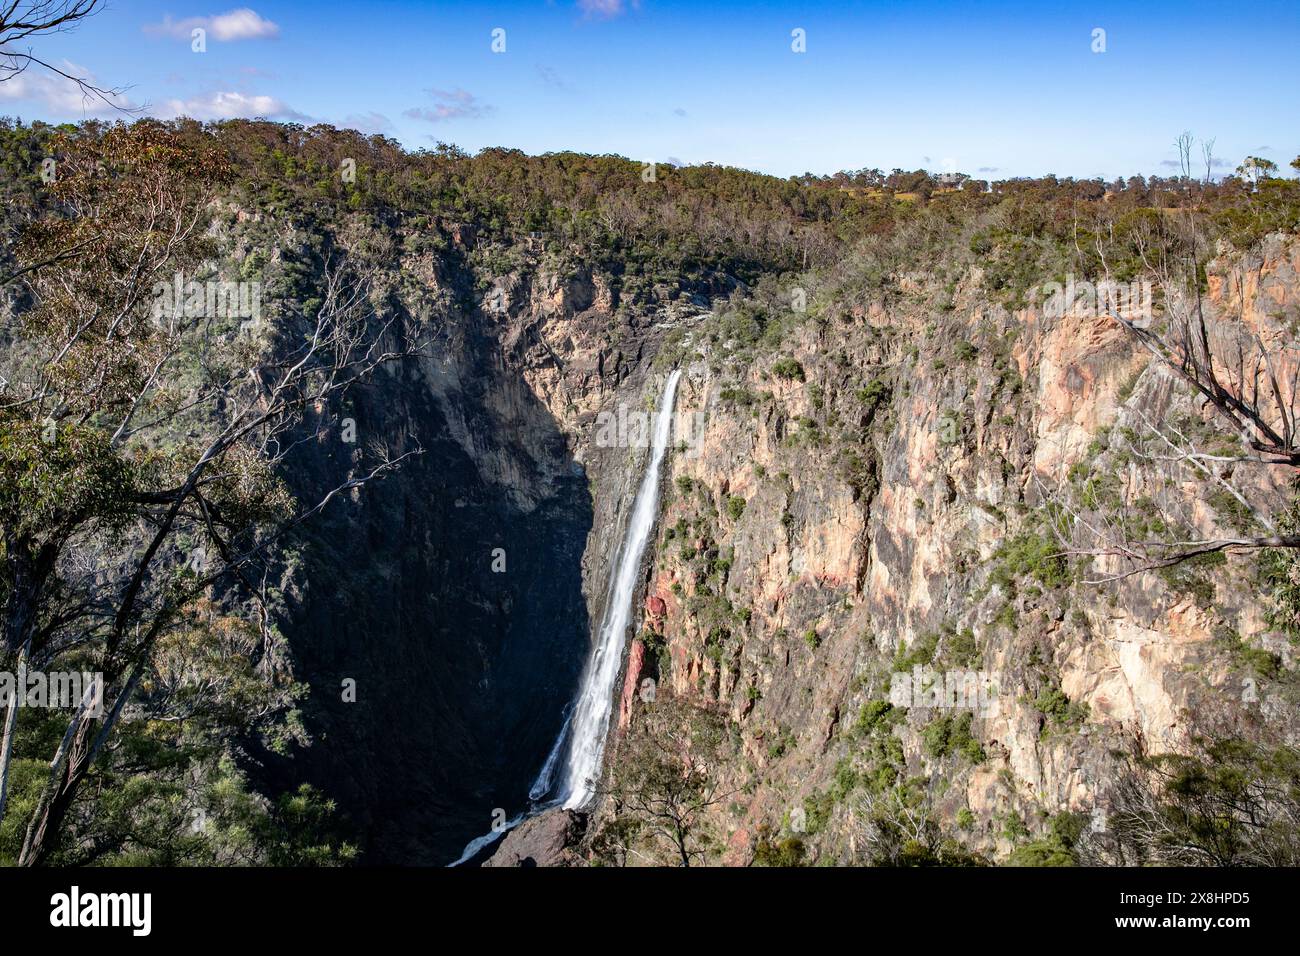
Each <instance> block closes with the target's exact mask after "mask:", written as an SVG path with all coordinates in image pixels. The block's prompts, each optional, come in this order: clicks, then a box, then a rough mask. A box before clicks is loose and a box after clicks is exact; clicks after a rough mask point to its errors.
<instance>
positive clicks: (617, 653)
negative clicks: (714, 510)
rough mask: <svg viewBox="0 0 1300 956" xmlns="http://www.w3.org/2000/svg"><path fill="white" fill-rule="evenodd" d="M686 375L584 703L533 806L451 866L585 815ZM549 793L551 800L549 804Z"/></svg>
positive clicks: (672, 387)
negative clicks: (529, 831)
mask: <svg viewBox="0 0 1300 956" xmlns="http://www.w3.org/2000/svg"><path fill="white" fill-rule="evenodd" d="M681 377H682V373H681V370H680V369H677V370H676V371H674V372H673V373H672V374H671V375H669V376H668V381H667V382H666V383H665V384H664V391H663V396H662V397H661V398H660V399H659V409H658V411H657V412H656V414H655V421H654V432H653V444H652V446H651V450H650V460H649V462H648V463H647V464H646V470H645V474H644V475H643V476H642V478H641V486H640V488H639V489H638V490H637V493H636V500H635V501H634V502H633V504H632V514H631V516H630V517H629V518H628V522H627V531H626V532H625V533H624V535H623V543H622V545H621V546H620V547H619V551H618V555H617V557H616V559H615V566H614V574H613V576H612V577H611V578H610V581H609V591H608V594H607V597H606V601H605V613H604V616H603V617H602V618H601V622H600V631H599V633H598V636H597V639H596V645H595V647H594V648H593V649H592V654H591V658H590V660H588V661H587V668H586V670H585V671H584V672H583V676H582V686H581V688H580V690H579V692H578V698H577V700H576V701H575V702H573V703H571V704H570V705H569V707H568V708H566V711H567V716H566V717H565V720H564V726H563V727H561V728H560V733H559V736H558V737H556V740H555V744H554V745H553V746H552V747H551V750H550V753H549V754H547V757H546V762H545V763H544V764H543V765H542V769H541V772H540V773H539V774H538V775H537V779H536V780H535V781H534V782H533V785H532V787H531V788H530V789H529V791H528V799H529V800H531V801H532V803H533V807H532V809H531V810H529V811H526V812H524V813H521V814H520V815H519V816H517V817H515V818H514V819H513V820H509V821H507V822H506V823H504V825H502V826H500V827H499V828H498V829H496V830H494V831H493V832H491V833H486V834H484V835H483V836H481V837H478V838H477V839H475V840H473V841H471V842H470V844H469V845H468V846H467V847H465V852H464V853H463V854H461V857H460V859H459V860H457V861H456V862H455V863H453V864H451V865H452V866H458V865H459V864H461V863H464V862H466V861H467V860H470V859H472V858H473V857H474V856H475V855H477V854H478V853H479V852H480V851H482V850H483V849H485V848H486V847H487V846H488V845H490V844H491V843H492V842H494V841H495V840H497V839H499V838H500V837H501V835H502V834H504V833H506V832H508V831H510V830H512V829H514V828H515V827H516V826H518V825H519V824H520V823H522V822H523V821H524V820H526V819H528V818H529V817H530V816H534V815H535V814H537V813H540V812H541V811H542V810H545V809H549V808H550V807H555V806H564V807H566V808H569V809H575V810H576V809H579V808H581V807H582V806H584V805H585V804H587V803H588V802H589V801H590V800H591V798H592V796H593V794H594V793H595V787H596V781H597V779H598V778H599V776H600V764H601V758H602V757H603V756H604V752H605V735H606V734H607V733H608V732H609V718H610V714H611V713H612V712H613V709H614V685H615V683H617V681H618V672H619V667H620V665H621V664H622V661H623V647H624V645H625V643H626V641H627V629H628V627H629V625H631V623H632V600H633V598H634V597H635V596H636V583H637V574H638V572H639V571H640V569H641V558H642V557H643V556H644V555H645V549H646V545H647V544H648V543H649V541H650V534H651V532H652V531H653V530H654V525H655V518H656V516H657V513H658V510H659V469H660V467H661V466H662V465H663V460H664V454H665V453H666V452H667V450H668V441H669V439H670V438H671V437H672V423H673V400H674V398H675V397H676V395H677V382H678V380H679V379H680V378H681ZM561 760H563V765H562V766H561ZM557 770H558V771H559V772H560V777H559V781H558V785H557V784H556V783H555V777H556V771H557ZM548 795H550V796H551V799H549V800H546V799H545V798H546V797H547V796H548Z"/></svg>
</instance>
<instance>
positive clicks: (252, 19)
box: [144, 7, 280, 43]
mask: <svg viewBox="0 0 1300 956" xmlns="http://www.w3.org/2000/svg"><path fill="white" fill-rule="evenodd" d="M197 28H201V29H204V30H207V31H208V38H209V39H211V40H216V41H218V42H221V43H231V42H233V41H235V40H269V39H273V38H275V37H278V36H279V35H280V27H279V26H278V25H277V24H275V23H272V22H271V21H270V20H267V19H264V18H263V17H262V16H261V14H259V13H258V12H257V11H256V10H250V9H249V8H248V7H240V8H239V9H238V10H228V11H226V12H225V13H218V14H216V15H215V16H210V17H186V18H185V19H184V20H173V19H172V18H171V16H170V15H169V16H165V17H163V21H162V23H151V24H149V25H148V26H146V27H145V28H144V30H145V32H146V33H151V34H153V35H155V36H169V37H176V38H177V39H183V40H188V39H189V38H190V35H191V34H192V32H193V31H194V30H195V29H197Z"/></svg>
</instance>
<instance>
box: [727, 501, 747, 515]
mask: <svg viewBox="0 0 1300 956" xmlns="http://www.w3.org/2000/svg"><path fill="white" fill-rule="evenodd" d="M744 513H745V499H744V498H742V497H741V496H740V495H731V496H730V497H729V498H727V514H729V515H730V516H731V520H732V521H739V520H740V516H741V515H743V514H744Z"/></svg>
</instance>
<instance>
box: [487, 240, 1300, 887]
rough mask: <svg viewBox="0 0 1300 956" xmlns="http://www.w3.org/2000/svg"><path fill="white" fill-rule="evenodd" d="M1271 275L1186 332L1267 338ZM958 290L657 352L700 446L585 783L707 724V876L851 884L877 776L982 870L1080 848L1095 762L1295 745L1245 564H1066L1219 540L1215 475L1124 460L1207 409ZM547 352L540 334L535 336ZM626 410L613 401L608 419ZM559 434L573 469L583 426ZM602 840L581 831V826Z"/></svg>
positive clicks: (980, 294) (1283, 245) (682, 450)
mask: <svg viewBox="0 0 1300 956" xmlns="http://www.w3.org/2000/svg"><path fill="white" fill-rule="evenodd" d="M1297 266H1300V246H1298V245H1297V244H1296V243H1294V242H1291V241H1286V240H1283V239H1280V238H1279V239H1275V240H1273V241H1271V242H1270V243H1269V244H1268V246H1267V249H1266V252H1265V253H1264V255H1262V256H1261V257H1259V258H1258V259H1256V260H1247V259H1242V258H1241V257H1231V256H1225V257H1224V258H1222V259H1220V260H1216V261H1215V262H1214V263H1213V265H1212V268H1211V269H1210V276H1209V281H1208V289H1209V293H1208V297H1207V301H1206V308H1207V310H1208V311H1209V313H1210V316H1211V325H1212V326H1213V325H1214V324H1215V323H1236V322H1244V323H1246V324H1248V325H1250V326H1252V327H1254V328H1257V329H1260V330H1262V331H1263V332H1264V334H1265V335H1267V334H1270V333H1277V332H1279V330H1284V329H1285V328H1286V326H1287V324H1288V323H1289V322H1293V321H1294V319H1295V312H1296V307H1295V301H1296V299H1295V297H1296V294H1297V291H1298V288H1300V287H1297V284H1296V269H1297ZM980 279H981V276H980V274H979V270H978V269H975V270H972V271H971V272H970V273H968V274H967V275H966V276H965V277H963V279H962V281H961V282H960V284H959V285H958V287H957V289H956V291H955V294H954V295H951V296H949V297H945V296H943V294H942V289H940V288H935V287H934V286H933V283H931V284H929V285H927V283H926V281H925V280H924V279H923V278H922V279H920V280H919V281H917V282H915V283H914V284H913V285H912V287H911V289H910V290H909V292H908V294H906V295H904V296H902V297H899V298H894V299H892V300H889V301H882V300H879V299H876V300H872V299H869V298H862V299H856V300H855V299H843V298H837V299H835V300H834V301H833V302H829V303H825V304H823V307H822V308H821V309H819V310H818V312H819V313H820V314H818V315H814V316H811V317H804V316H795V317H794V318H795V321H793V322H791V323H790V328H789V331H788V333H787V334H785V335H784V336H783V337H782V338H781V339H780V340H779V342H777V343H774V344H772V345H771V346H770V347H769V346H764V347H760V348H757V349H754V348H748V347H746V346H745V344H744V343H743V342H738V341H737V340H736V338H735V337H728V332H727V323H726V322H725V321H723V320H724V319H725V317H726V315H727V313H728V310H729V309H731V308H733V306H732V305H731V304H729V303H725V302H723V303H719V304H717V305H716V306H715V315H714V316H711V317H709V318H708V319H707V320H706V321H705V322H703V323H702V324H700V325H698V326H695V327H691V326H684V327H683V328H681V329H680V330H679V334H678V335H677V337H676V338H675V339H674V341H673V343H672V344H671V345H670V346H669V347H668V348H667V349H666V351H665V352H664V354H663V357H662V361H665V362H668V361H681V362H683V363H684V365H685V367H686V369H687V377H686V379H684V381H683V384H682V387H681V392H680V394H679V397H678V414H679V417H680V416H692V415H693V414H694V413H701V415H702V421H703V422H704V427H703V429H702V431H701V432H700V433H699V434H696V435H690V436H687V437H688V438H689V443H688V442H685V441H684V442H683V443H682V444H681V446H679V448H678V449H677V451H676V453H675V454H674V455H673V457H672V460H671V465H670V469H671V470H670V478H671V481H670V482H666V484H668V485H669V487H670V490H669V491H668V492H667V493H666V494H665V501H664V509H663V513H662V517H661V519H660V527H659V532H658V538H657V549H656V553H655V556H654V558H653V561H652V566H651V567H650V568H649V569H648V570H647V584H646V592H647V593H646V597H645V599H644V607H643V613H642V615H641V629H640V636H639V637H638V638H637V639H636V640H635V641H634V642H633V643H632V646H631V648H630V652H629V663H628V669H627V672H626V679H625V682H624V683H623V685H622V700H621V711H620V719H619V726H618V727H617V728H616V729H615V731H614V732H613V735H614V737H615V739H616V748H615V750H614V751H613V753H612V756H611V757H610V759H609V763H610V764H611V766H612V767H613V768H614V769H615V770H616V769H617V767H618V764H619V761H620V760H624V759H631V758H629V757H628V755H627V753H626V751H627V748H626V747H622V746H618V745H617V741H618V740H620V739H621V738H622V736H623V735H624V734H625V733H626V731H627V728H628V727H629V725H630V724H631V723H633V722H635V721H637V720H640V719H647V718H646V717H645V716H644V715H650V714H653V712H654V711H655V709H656V708H657V707H660V706H661V704H662V701H663V700H664V699H665V698H671V699H678V700H684V701H689V702H691V703H692V704H694V705H696V706H698V707H701V708H706V709H711V710H713V711H716V712H719V713H720V714H722V715H723V716H724V717H725V720H726V721H727V723H728V724H729V725H730V727H731V728H732V729H733V733H732V738H731V741H730V745H729V747H728V748H727V749H726V750H725V751H724V755H723V756H722V757H720V758H719V759H717V761H716V763H715V765H714V768H713V770H714V771H715V772H716V774H717V775H718V776H719V777H720V779H721V780H722V781H723V789H724V790H725V791H726V792H727V793H729V794H730V797H729V798H728V799H727V800H725V801H722V802H720V803H719V804H718V805H717V806H715V807H713V808H712V810H711V811H710V812H711V815H712V817H713V818H714V819H713V826H714V827H715V832H716V833H717V834H718V836H719V838H720V839H719V842H718V845H717V847H716V851H715V852H713V853H711V854H709V855H708V856H707V859H708V860H710V861H712V862H720V863H725V864H739V865H744V864H748V863H750V862H752V861H753V860H754V858H755V853H756V849H758V848H760V847H761V846H762V845H763V844H764V843H765V842H767V841H770V840H771V839H773V838H774V836H776V835H781V834H784V835H787V836H793V837H794V838H796V839H798V840H799V841H800V843H801V845H802V847H803V849H802V850H801V852H805V851H806V852H807V854H808V856H807V861H817V862H835V863H850V862H866V861H869V859H870V851H869V848H867V847H864V846H860V845H859V842H858V841H859V840H861V839H862V838H863V833H864V824H865V820H866V818H867V817H869V816H870V814H871V811H872V801H871V796H870V789H871V788H870V787H866V786H865V783H866V781H868V780H869V779H871V778H873V777H878V776H879V775H880V774H881V773H888V774H889V775H891V777H892V776H894V775H895V774H896V775H897V776H898V778H899V779H907V780H910V781H912V782H913V783H915V784H917V786H916V787H915V788H914V789H913V791H912V792H914V793H915V794H916V795H917V797H916V799H917V800H918V801H919V802H920V804H922V805H924V807H925V808H926V812H927V814H932V815H933V818H934V819H935V820H936V821H938V822H939V823H940V824H941V825H942V826H943V827H944V828H945V829H947V830H948V831H950V832H951V833H953V834H955V835H956V836H957V838H958V839H959V841H960V843H961V844H962V845H963V846H964V847H965V848H966V849H967V850H969V851H971V852H973V853H976V854H979V855H981V856H982V857H984V858H985V859H1002V858H1005V857H1007V856H1008V855H1009V854H1011V853H1013V852H1014V851H1015V850H1016V849H1017V847H1019V846H1022V845H1024V844H1026V843H1029V842H1032V841H1033V840H1034V839H1035V838H1036V837H1038V836H1041V835H1042V834H1044V833H1045V832H1047V831H1048V830H1049V827H1050V822H1051V821H1052V819H1053V818H1056V817H1059V815H1060V814H1062V813H1063V812H1071V811H1072V812H1074V813H1075V814H1079V815H1081V817H1082V818H1084V819H1086V820H1087V821H1088V826H1089V828H1090V830H1091V831H1092V832H1096V833H1104V832H1105V830H1106V820H1107V814H1108V813H1109V812H1111V809H1112V808H1111V805H1110V799H1109V791H1110V790H1111V789H1112V787H1113V784H1114V782H1115V780H1116V777H1117V773H1118V771H1117V764H1116V763H1115V762H1114V757H1113V756H1112V752H1124V751H1128V750H1131V749H1132V748H1133V747H1134V746H1135V744H1140V745H1141V746H1142V747H1144V748H1146V749H1147V750H1149V751H1151V752H1173V751H1178V750H1179V749H1180V748H1186V747H1187V746H1188V745H1189V742H1190V740H1191V738H1192V736H1193V735H1194V734H1196V733H1198V732H1199V733H1206V732H1211V731H1212V730H1214V729H1222V728H1224V727H1232V728H1242V727H1248V728H1249V727H1254V728H1259V727H1268V728H1269V730H1270V732H1273V733H1277V734H1280V735H1281V736H1282V737H1284V738H1287V739H1294V738H1293V732H1294V717H1293V704H1294V700H1295V693H1294V692H1295V685H1294V682H1293V680H1292V678H1291V673H1292V672H1291V667H1292V665H1293V652H1292V649H1291V645H1290V643H1289V641H1287V640H1286V639H1285V638H1284V637H1283V636H1282V635H1281V634H1279V633H1278V632H1277V631H1276V630H1275V629H1273V628H1271V627H1270V624H1269V621H1268V619H1267V617H1266V615H1265V613H1264V602H1263V600H1262V597H1261V587H1260V584H1259V570H1258V558H1257V556H1255V555H1232V554H1230V555H1228V556H1227V557H1226V558H1225V557H1223V556H1222V555H1219V556H1217V560H1215V561H1210V562H1206V563H1204V565H1201V564H1193V565H1191V566H1186V567H1185V566H1180V567H1179V568H1178V569H1176V570H1172V571H1169V570H1167V571H1164V572H1158V571H1149V572H1144V573H1140V574H1135V575H1131V576H1121V575H1122V567H1121V565H1120V563H1119V562H1118V561H1117V560H1115V559H1113V558H1111V557H1107V556H1104V555H1103V556H1095V555H1091V554H1089V555H1080V556H1073V555H1070V554H1068V551H1069V550H1070V542H1071V540H1074V541H1075V542H1079V541H1082V539H1083V538H1085V537H1087V535H1086V534H1085V533H1084V531H1083V529H1086V528H1091V527H1094V526H1099V527H1100V526H1107V525H1108V523H1113V522H1117V521H1118V522H1125V521H1128V522H1132V521H1135V520H1139V519H1140V518H1141V517H1142V516H1144V515H1145V516H1147V517H1148V518H1151V516H1152V515H1154V514H1155V512H1156V510H1157V509H1156V505H1155V504H1154V503H1153V502H1156V501H1158V502H1159V504H1160V508H1159V511H1160V513H1161V514H1166V513H1168V512H1169V511H1171V510H1173V511H1177V512H1178V513H1180V514H1182V515H1184V516H1185V517H1186V519H1187V522H1188V524H1189V526H1190V527H1192V528H1195V529H1197V530H1199V531H1200V532H1201V533H1203V534H1205V535H1210V536H1213V535H1215V534H1221V533H1230V532H1231V530H1232V528H1233V526H1234V522H1237V521H1240V515H1239V514H1236V513H1235V509H1234V508H1233V507H1232V505H1233V502H1232V501H1231V499H1226V498H1225V496H1224V495H1223V494H1222V493H1221V490H1220V488H1219V485H1218V484H1217V483H1216V478H1217V477H1221V476H1222V475H1224V474H1228V475H1231V471H1232V466H1231V465H1225V466H1218V470H1217V471H1216V472H1215V473H1213V474H1206V475H1197V474H1196V473H1195V472H1193V473H1192V474H1191V475H1189V474H1188V473H1187V470H1186V469H1180V468H1179V467H1178V464H1179V463H1178V461H1177V456H1176V455H1169V454H1168V453H1167V451H1168V450H1167V449H1158V448H1153V447H1151V446H1152V443H1153V442H1155V443H1157V444H1158V441H1157V439H1156V438H1155V437H1153V436H1156V435H1157V432H1156V431H1155V430H1154V429H1152V428H1151V426H1152V425H1153V424H1155V423H1160V424H1162V425H1164V424H1172V423H1176V424H1177V425H1179V426H1181V427H1182V428H1183V429H1185V430H1187V431H1191V430H1193V429H1196V428H1198V427H1199V428H1209V427H1210V424H1211V423H1209V419H1210V418H1211V415H1210V412H1209V411H1207V409H1206V407H1205V403H1204V402H1198V401H1195V400H1194V399H1193V397H1192V396H1191V395H1190V394H1189V392H1188V390H1187V389H1186V387H1185V386H1184V385H1182V384H1181V383H1179V382H1177V381H1176V380H1175V377H1174V376H1173V375H1172V374H1171V373H1170V371H1169V370H1168V369H1167V368H1165V367H1163V366H1162V365H1161V364H1160V363H1159V362H1157V361H1155V360H1153V358H1152V356H1151V355H1150V354H1148V353H1147V352H1146V351H1144V350H1143V349H1142V348H1141V347H1140V346H1139V345H1138V344H1137V343H1136V342H1135V340H1134V339H1133V337H1132V336H1130V335H1129V334H1128V333H1127V332H1126V331H1125V330H1124V329H1123V328H1122V327H1121V326H1120V325H1119V323H1117V322H1116V321H1115V320H1114V319H1113V318H1111V317H1109V316H1106V315H1097V314H1096V313H1095V311H1090V310H1087V309H1074V310H1067V311H1066V312H1065V314H1063V315H1048V314H1045V310H1044V309H1043V308H1041V307H1028V308H1023V309H1018V310H1015V311H1011V310H1008V309H1006V308H1003V307H1001V306H998V305H995V304H993V303H992V302H990V301H989V297H988V295H987V294H986V293H985V292H984V290H983V289H982V287H981V282H980ZM941 302H942V304H940V303H941ZM563 327H564V321H563V320H556V319H554V318H552V319H547V318H545V317H543V319H542V323H541V326H540V329H541V333H540V334H542V335H547V334H553V333H551V332H550V330H552V329H557V330H558V329H560V328H563ZM569 348H570V349H572V348H574V346H573V345H572V344H569ZM637 394H638V387H637V386H636V385H632V386H630V395H629V387H628V386H624V388H623V389H622V390H620V389H619V388H618V386H617V384H616V383H615V387H614V388H613V389H612V390H611V391H610V392H608V393H607V397H606V398H605V404H606V405H608V404H609V403H610V402H616V401H628V400H629V397H630V398H631V399H632V400H635V397H636V396H637ZM588 407H591V406H590V405H589V406H588ZM560 420H561V422H562V423H563V424H562V427H564V428H566V429H567V430H570V431H572V430H573V429H575V427H576V429H577V430H576V431H573V436H574V440H575V441H576V442H578V443H579V444H581V443H582V442H583V439H584V433H585V429H584V423H583V421H582V420H581V419H575V418H571V417H570V418H566V417H564V416H560ZM1211 430H1212V429H1211ZM1162 451H1163V452H1165V453H1163V454H1162V453H1161V452H1162ZM1239 478H1240V480H1243V481H1254V480H1256V478H1255V477H1254V476H1250V475H1245V476H1239ZM1261 480H1262V479H1261ZM622 481H623V482H626V478H624V479H622ZM611 487H612V489H613V490H614V492H615V493H616V494H617V493H618V490H617V489H620V488H623V487H625V484H619V483H617V482H615V483H614V484H613V485H612V486H610V485H608V484H602V483H600V482H597V483H595V484H594V485H593V491H594V494H595V497H596V514H597V519H596V527H597V528H599V527H600V526H601V525H602V523H603V521H607V520H608V518H607V517H604V515H605V514H606V513H607V512H606V511H605V509H607V508H608V503H603V502H602V501H601V498H602V493H603V492H606V489H608V488H611ZM602 505H603V506H604V507H602ZM599 538H600V535H599V533H598V532H596V533H593V544H594V543H595V542H596V541H598V540H599ZM1081 550H1082V549H1081ZM589 551H590V549H589ZM601 567H602V565H600V564H599V563H597V564H594V565H589V566H588V577H589V579H590V577H591V575H592V574H593V573H595V574H597V575H598V574H599V573H600V570H601ZM589 590H590V585H589ZM596 590H598V588H597V589H596ZM1261 660H1265V661H1271V662H1274V663H1276V664H1277V665H1278V666H1276V667H1274V666H1273V665H1272V663H1269V664H1266V665H1265V666H1263V667H1262V668H1261V667H1259V666H1258V665H1259V662H1260V661H1261ZM900 675H902V676H904V677H906V678H908V679H909V680H911V679H914V681H915V689H914V690H913V691H912V692H911V697H910V698H909V697H908V696H907V693H908V691H907V688H910V687H911V686H912V685H911V684H910V683H909V680H900ZM945 677H946V678H947V679H949V680H952V681H954V682H955V681H957V680H964V681H966V682H967V683H966V686H965V688H964V690H965V691H966V693H965V696H961V697H960V699H957V700H955V702H954V701H950V702H949V703H948V704H947V705H945V703H944V702H943V701H942V700H936V699H935V698H932V697H927V696H926V692H925V690H924V688H925V687H928V686H929V684H930V682H931V681H933V680H935V679H936V678H937V679H938V680H939V682H940V687H942V686H943V684H942V682H943V680H944V679H945ZM900 686H901V687H903V688H904V692H903V696H902V697H900V694H899V688H900ZM647 688H650V693H647V692H646V690H647ZM959 690H961V688H959ZM971 690H975V691H977V692H976V693H974V694H971V693H970V691H971ZM615 809H616V808H615ZM614 812H615V811H614V810H613V809H611V807H610V806H609V803H608V801H606V803H605V804H604V805H603V806H598V807H597V809H596V811H595V821H596V822H595V824H593V827H592V829H593V830H595V829H597V828H598V826H599V822H600V821H601V820H602V819H607V818H610V817H612V816H613V815H614ZM542 826H543V829H545V828H546V826H548V825H542ZM557 826H558V824H557ZM550 829H555V828H554V827H551V828H550ZM565 830H566V832H571V827H570V826H569V825H568V824H566V826H565ZM511 846H512V844H511V843H510V842H509V841H508V842H507V850H505V851H503V852H513V851H512V850H510V847H511ZM570 849H572V847H571V848H570ZM566 853H569V851H566ZM564 859H565V860H566V861H571V860H572V855H571V853H569V855H567V856H565V857H564ZM557 861H558V858H557Z"/></svg>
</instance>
